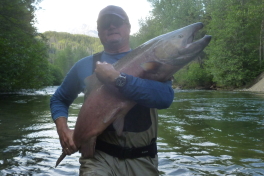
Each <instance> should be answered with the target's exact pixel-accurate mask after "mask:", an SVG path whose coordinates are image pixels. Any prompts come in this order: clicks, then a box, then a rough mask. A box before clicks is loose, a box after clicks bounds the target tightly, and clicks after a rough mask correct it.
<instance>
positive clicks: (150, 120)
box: [50, 6, 174, 175]
mask: <svg viewBox="0 0 264 176" xmlns="http://www.w3.org/2000/svg"><path fill="white" fill-rule="evenodd" d="M130 27H131V26H130V23H129V19H128V16H127V14H126V12H125V11H124V10H123V9H122V8H120V7H117V6H107V7H106V8H104V9H102V10H101V11H100V13H99V16H98V20H97V30H98V35H99V38H100V40H101V43H102V44H103V46H104V51H103V52H102V54H101V55H100V58H99V59H100V61H101V62H97V63H96V65H95V67H96V68H95V69H93V65H94V63H93V61H94V57H98V56H88V57H85V58H83V59H81V60H79V61H78V62H77V63H76V64H75V65H74V66H73V67H72V68H71V70H70V71H69V73H68V74H67V76H66V77H65V79H64V81H63V83H62V84H61V86H60V87H59V88H58V89H57V91H56V92H55V94H54V95H53V96H52V98H51V103H50V106H51V112H52V118H53V120H54V122H55V124H56V127H57V132H58V134H59V138H60V143H61V146H62V148H63V151H64V152H65V153H66V154H67V155H70V154H72V153H74V152H76V151H77V150H78V149H77V148H76V146H75V145H74V142H73V138H72V136H73V130H70V129H69V128H68V126H67V117H68V108H69V106H70V105H71V103H72V102H73V101H74V99H75V98H76V97H77V96H78V94H79V93H80V92H84V91H85V87H86V86H85V84H84V82H83V80H84V79H85V78H86V77H87V76H90V75H91V74H92V73H93V71H94V72H95V73H96V76H97V78H98V79H99V80H100V81H101V82H103V83H104V84H109V85H110V86H116V87H118V89H119V91H120V92H121V93H122V94H123V95H124V96H126V97H127V98H129V99H131V100H133V101H135V102H136V103H137V104H136V105H135V107H134V108H132V109H131V110H130V111H129V112H128V114H127V115H126V117H125V122H124V130H123V133H122V135H121V136H118V135H117V134H116V132H115V131H114V129H113V126H112V125H110V126H109V127H108V128H107V129H106V130H105V131H104V132H103V133H102V134H101V135H100V136H98V139H97V142H96V152H95V155H94V158H84V157H81V158H80V164H81V166H80V175H158V169H157V167H158V158H157V146H156V138H157V113H156V108H158V109H162V108H167V107H169V106H170V105H171V103H172V101H173V97H174V92H173V90H172V88H171V81H170V80H168V81H167V82H157V81H153V80H146V79H141V78H137V77H133V76H131V75H127V74H124V73H119V72H118V71H116V70H115V69H114V67H113V66H112V65H111V64H113V63H115V62H116V61H118V60H119V59H120V58H122V57H123V56H125V55H126V54H128V53H129V52H130V51H131V49H130V47H129V34H130ZM88 84H89V83H88Z"/></svg>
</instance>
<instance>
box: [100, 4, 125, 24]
mask: <svg viewBox="0 0 264 176" xmlns="http://www.w3.org/2000/svg"><path fill="white" fill-rule="evenodd" d="M104 15H116V16H118V17H120V18H121V19H123V20H126V21H127V22H128V23H129V19H128V16H127V14H126V12H125V11H124V10H123V9H122V8H121V7H118V6H114V5H109V6H107V7H105V8H103V9H102V10H101V11H100V13H99V15H98V19H97V22H98V21H99V20H100V19H101V17H103V16H104Z"/></svg>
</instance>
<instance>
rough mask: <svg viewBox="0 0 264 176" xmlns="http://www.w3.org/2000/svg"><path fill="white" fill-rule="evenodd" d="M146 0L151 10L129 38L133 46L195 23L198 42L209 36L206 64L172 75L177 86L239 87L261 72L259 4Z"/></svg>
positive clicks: (241, 0) (246, 0) (221, 0)
mask: <svg viewBox="0 0 264 176" xmlns="http://www.w3.org/2000/svg"><path fill="white" fill-rule="evenodd" d="M148 1H149V2H150V3H151V5H152V6H153V10H152V15H151V16H150V17H148V18H146V19H145V20H142V21H140V26H141V27H140V30H139V32H138V33H137V34H135V35H134V36H133V43H132V44H133V45H134V46H136V45H139V44H141V43H143V42H145V41H147V40H149V39H151V38H153V37H155V36H157V35H160V34H163V33H166V32H169V31H172V30H175V29H178V28H181V27H183V26H186V25H189V24H191V23H196V22H198V21H200V22H203V23H204V25H205V27H204V29H203V30H202V31H201V32H200V33H198V34H197V38H201V37H202V36H203V35H204V34H209V35H212V36H213V40H212V41H211V43H210V44H209V47H207V48H206V49H205V55H204V56H203V57H202V58H201V59H202V63H205V64H202V67H198V66H197V64H194V65H189V66H188V67H187V68H185V70H182V71H181V72H179V73H176V74H175V77H176V78H178V80H177V81H178V82H177V81H176V82H177V83H180V84H182V85H187V83H188V85H190V86H194V85H195V84H196V86H200V84H201V82H200V81H195V80H206V81H205V82H204V83H203V84H207V83H208V82H212V81H213V82H215V83H217V85H218V86H224V87H239V86H242V85H244V84H246V83H247V82H250V81H251V80H252V79H254V78H255V77H256V75H258V74H259V73H260V72H261V71H263V70H264V64H262V63H261V62H262V57H263V56H261V54H262V53H263V51H261V49H262V50H264V49H263V48H264V42H263V40H264V38H263V36H264V19H263V14H264V13H263V9H264V1H263V0H254V1H252V0H217V1H213V0H148ZM261 24H262V27H261ZM137 42H138V43H137ZM197 70H199V72H197ZM191 73H193V74H191ZM194 73H197V74H194ZM198 73H202V74H201V75H199V74H198ZM201 76H202V77H203V78H202V79H201ZM183 78H184V79H185V80H186V81H183ZM209 79H212V80H211V81H209ZM180 80H182V81H180ZM202 82H203V81H202Z"/></svg>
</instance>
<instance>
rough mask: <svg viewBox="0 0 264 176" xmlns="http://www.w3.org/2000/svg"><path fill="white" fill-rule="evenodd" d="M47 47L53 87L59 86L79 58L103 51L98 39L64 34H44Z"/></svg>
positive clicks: (49, 32)
mask: <svg viewBox="0 0 264 176" xmlns="http://www.w3.org/2000/svg"><path fill="white" fill-rule="evenodd" d="M43 35H44V36H45V38H46V39H47V44H48V46H49V51H48V56H49V57H48V60H49V63H50V64H51V65H50V66H51V70H52V75H53V77H54V78H55V79H53V80H54V81H53V84H54V85H59V84H60V83H61V81H62V79H63V77H64V76H65V75H66V74H67V72H68V71H69V70H70V68H71V67H72V66H73V65H74V64H75V63H76V62H77V61H78V60H80V59H81V58H83V57H86V56H89V55H91V54H94V53H97V52H99V51H102V50H103V45H102V44H101V42H100V40H99V38H96V37H90V36H87V35H80V34H69V33H66V32H51V31H48V32H44V33H43Z"/></svg>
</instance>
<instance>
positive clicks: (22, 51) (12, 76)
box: [0, 0, 52, 91]
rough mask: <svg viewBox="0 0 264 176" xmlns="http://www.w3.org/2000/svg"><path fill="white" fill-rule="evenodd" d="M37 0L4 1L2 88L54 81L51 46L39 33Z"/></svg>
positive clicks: (0, 16) (0, 5)
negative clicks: (49, 56)
mask: <svg viewBox="0 0 264 176" xmlns="http://www.w3.org/2000/svg"><path fill="white" fill-rule="evenodd" d="M33 3H38V1H36V0H1V1H0V24H1V25H0V91H14V90H19V89H32V88H40V87H42V86H44V85H48V84H49V83H50V82H51V81H52V77H51V76H50V74H49V73H50V70H49V66H48V61H47V46H46V43H45V42H44V40H43V38H42V35H39V34H37V33H36V29H35V28H34V27H33V24H34V10H35V8H34V6H33V5H32V4H33Z"/></svg>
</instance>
